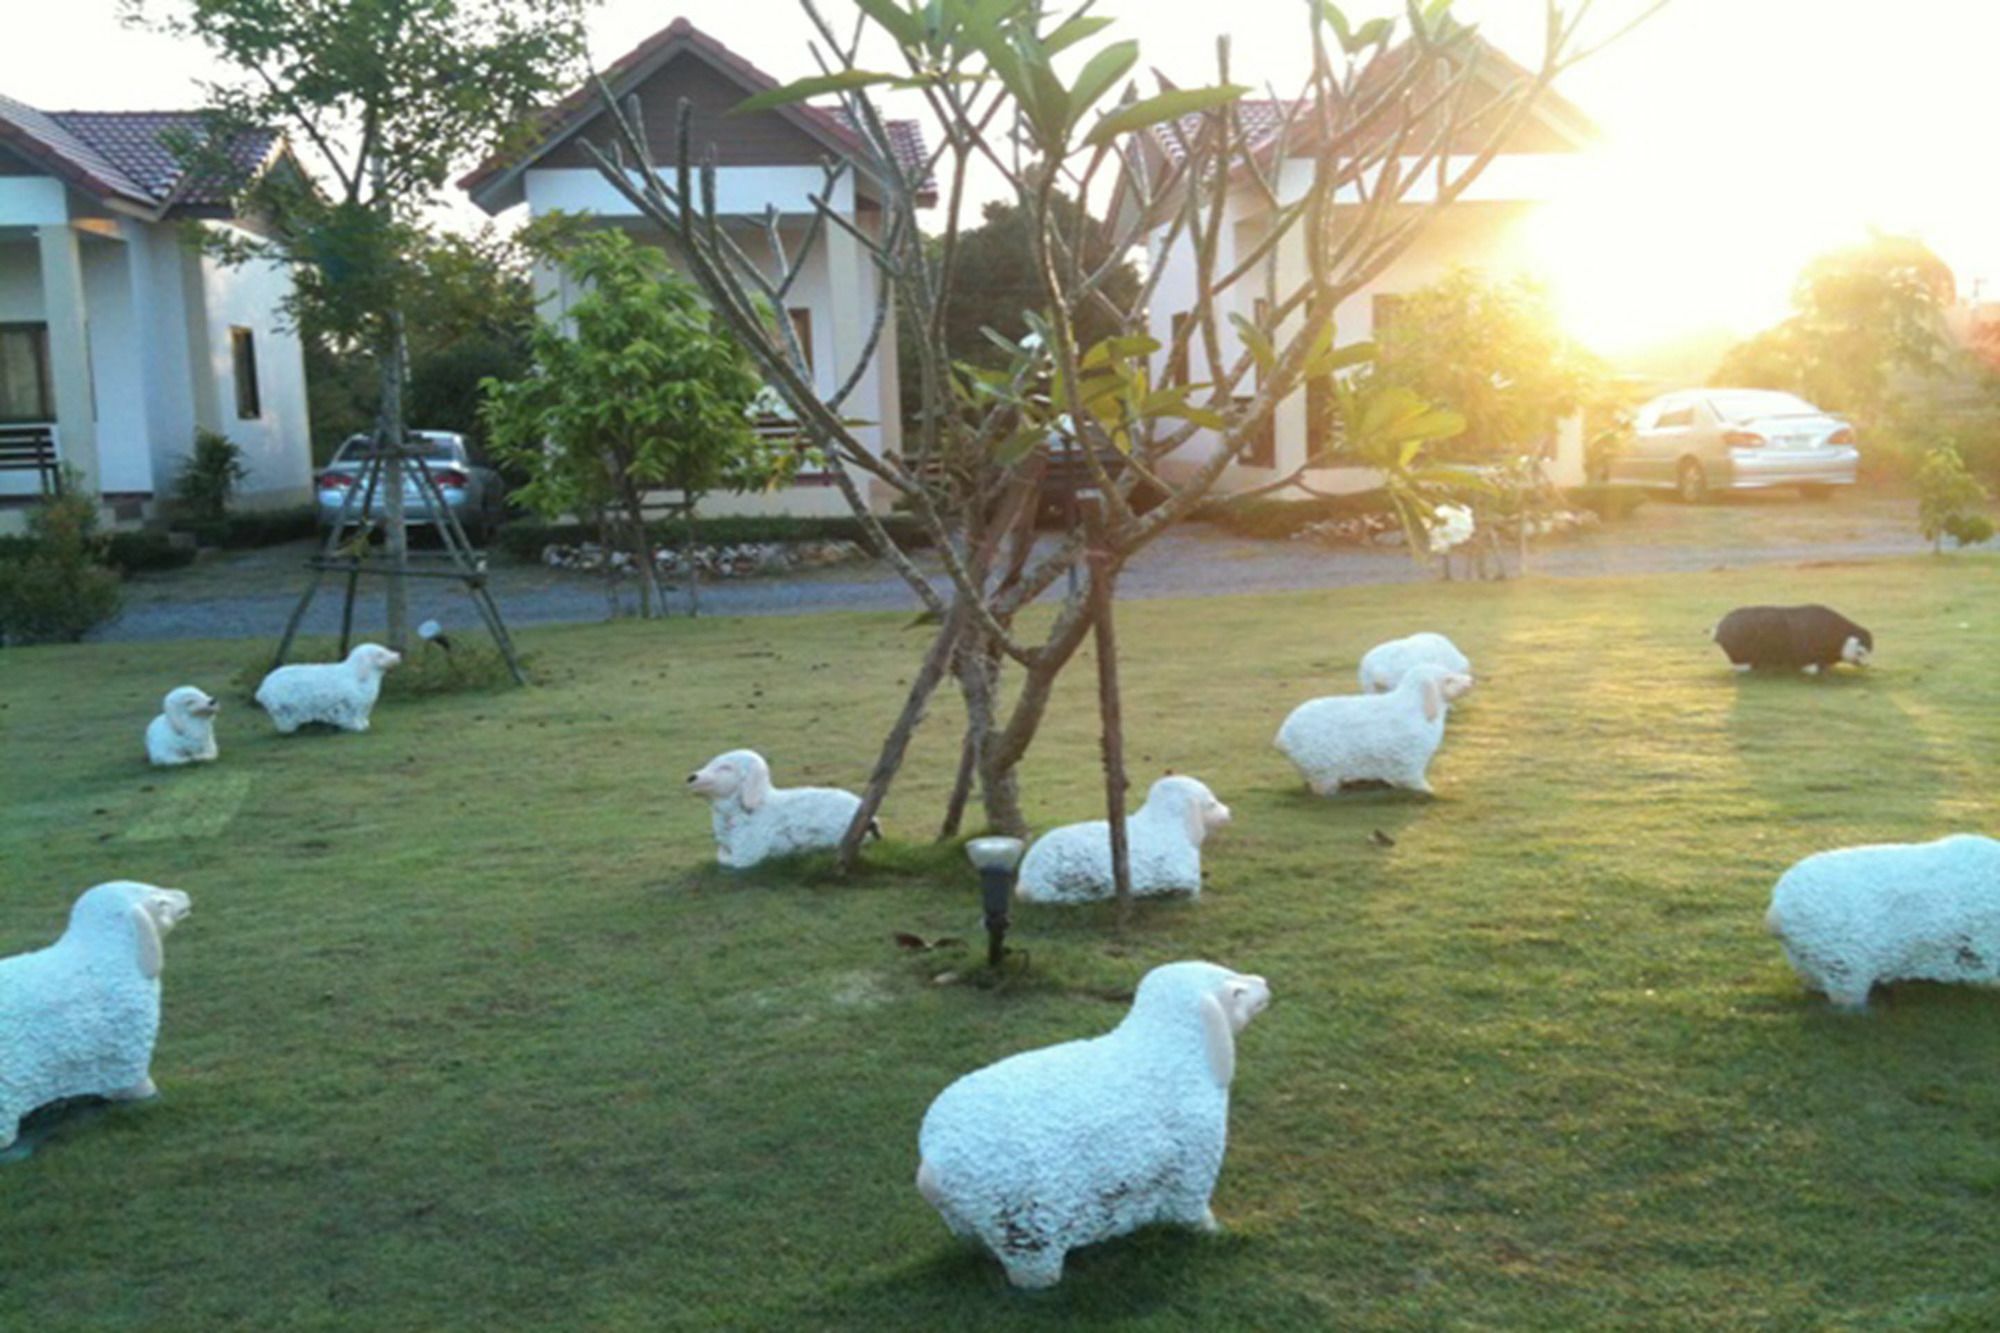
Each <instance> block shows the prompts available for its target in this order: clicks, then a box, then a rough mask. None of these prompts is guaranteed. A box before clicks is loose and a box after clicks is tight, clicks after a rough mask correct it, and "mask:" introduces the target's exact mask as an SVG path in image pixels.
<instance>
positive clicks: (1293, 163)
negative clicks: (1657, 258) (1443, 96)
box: [1148, 38, 1597, 498]
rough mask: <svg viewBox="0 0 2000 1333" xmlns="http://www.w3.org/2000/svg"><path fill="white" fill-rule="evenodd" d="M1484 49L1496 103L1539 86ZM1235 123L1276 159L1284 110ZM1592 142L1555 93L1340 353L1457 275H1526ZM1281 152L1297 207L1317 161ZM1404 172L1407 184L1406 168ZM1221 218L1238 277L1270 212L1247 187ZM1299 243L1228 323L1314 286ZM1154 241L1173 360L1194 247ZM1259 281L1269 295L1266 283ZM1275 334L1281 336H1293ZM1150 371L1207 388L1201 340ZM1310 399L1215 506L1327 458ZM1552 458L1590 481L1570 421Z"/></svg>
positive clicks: (1415, 187) (1273, 259)
mask: <svg viewBox="0 0 2000 1333" xmlns="http://www.w3.org/2000/svg"><path fill="white" fill-rule="evenodd" d="M1474 40H1476V41H1481V51H1480V60H1479V63H1478V65H1477V66H1476V67H1475V74H1474V77H1475V78H1477V79H1480V80H1482V81H1483V83H1484V84H1485V85H1486V86H1487V87H1489V88H1490V90H1491V92H1492V93H1493V95H1495V96H1497V95H1498V94H1499V93H1500V92H1501V91H1503V90H1504V89H1506V88H1507V87H1509V86H1511V84H1512V82H1513V80H1514V79H1515V78H1526V77H1529V76H1528V74H1527V72H1526V71H1525V70H1523V69H1522V68H1521V67H1520V66H1519V65H1517V64H1515V63H1514V62H1513V61H1511V60H1509V59H1508V58H1507V57H1506V56H1505V55H1503V54H1502V53H1501V52H1500V51H1499V50H1498V49H1497V48H1495V47H1493V46H1491V45H1490V44H1487V43H1484V42H1483V39H1477V38H1475V39H1474ZM1475 105H1477V104H1476V103H1475ZM1237 115H1238V116H1239V117H1240V118H1241V120H1240V123H1241V125H1242V127H1243V131H1244V133H1245V135H1246V136H1247V137H1248V138H1249V140H1250V142H1251V144H1252V146H1253V148H1254V147H1255V146H1258V145H1262V146H1263V147H1264V148H1265V149H1266V151H1267V152H1268V151H1270V150H1272V149H1274V148H1275V145H1276V140H1277V138H1278V134H1279V130H1280V127H1281V124H1282V121H1283V118H1284V108H1283V106H1282V104H1280V103H1276V102H1270V101H1256V100H1250V101H1244V102H1240V103H1238V104H1237ZM1466 120H1467V122H1470V123H1473V124H1474V125H1475V126H1476V122H1477V116H1476V114H1471V115H1468V116H1467V117H1466ZM1416 137H1418V136H1412V138H1413V139H1415V138H1416ZM1462 137H1463V138H1464V139H1465V142H1464V143H1462V144H1454V145H1451V148H1452V149H1453V156H1452V157H1451V159H1450V161H1451V165H1452V166H1453V168H1454V169H1455V168H1457V167H1458V166H1460V165H1462V164H1463V163H1465V162H1467V161H1469V160H1470V159H1469V157H1467V156H1466V154H1469V153H1471V152H1473V151H1476V147H1477V143H1478V142H1483V141H1482V140H1480V139H1479V136H1478V133H1477V131H1476V130H1475V131H1472V132H1465V133H1463V136H1462ZM1596 137H1597V130H1596V128H1595V127H1594V126H1593V125H1592V124H1591V122H1590V120H1589V119H1588V118H1587V117H1586V116H1585V115H1584V114H1583V113H1582V112H1581V111H1579V110H1578V109H1577V108H1576V107H1575V106H1574V105H1573V104H1572V103H1570V102H1569V101H1567V100H1566V99H1564V98H1563V97H1562V96H1560V95H1559V94H1557V93H1555V92H1553V91H1550V92H1545V93H1544V94H1543V95H1542V97H1541V98H1540V99H1539V100H1538V102H1537V103H1536V105H1535V107H1534V108H1533V110H1532V112H1531V113H1530V115H1529V116H1528V118H1527V119H1526V121H1525V122H1524V123H1523V124H1522V126H1521V127H1520V128H1519V129H1517V130H1516V131H1515V133H1514V134H1513V136H1512V137H1511V138H1510V139H1509V140H1508V142H1507V143H1506V144H1504V145H1503V148H1502V151H1501V152H1500V153H1499V154H1498V155H1497V156H1495V158H1494V159H1493V161H1492V162H1491V163H1490V164H1489V165H1488V166H1487V168H1486V170H1485V171H1484V172H1483V173H1481V174H1480V176H1479V177H1478V178H1477V179H1476V180H1475V181H1474V182H1473V183H1472V185H1471V187H1470V189H1468V190H1467V191H1466V192H1465V193H1464V194H1462V195H1460V196H1459V198H1458V199H1457V201H1455V202H1454V203H1453V204H1452V205H1451V206H1450V207H1448V208H1446V209H1444V210H1442V211H1441V212H1440V213H1438V214H1437V215H1436V216H1435V217H1434V218H1433V219H1432V220H1431V221H1430V222H1429V224H1428V225H1427V227H1426V229H1425V230H1424V231H1423V232H1422V233H1421V235H1420V236H1419V237H1418V238H1417V240H1416V242H1415V243H1414V244H1413V245H1412V246H1411V247H1410V248H1409V249H1408V250H1406V251H1405V252H1403V254H1402V255H1400V256H1399V257H1398V258H1397V259H1396V260H1395V261H1394V262H1392V263H1391V264H1390V265H1389V266H1388V267H1387V268H1385V269H1384V270H1383V271H1382V272H1381V273H1380V274H1378V275H1377V276H1376V277H1375V278H1374V279H1373V280H1372V281H1371V282H1369V283H1368V284H1367V286H1365V287H1363V288H1362V289H1361V290H1360V291H1359V292H1357V293H1355V294H1354V295H1353V296H1351V297H1349V298H1348V299H1347V300H1346V301H1344V302H1343V303H1342V304H1341V305H1340V307H1339V308H1338V309H1337V310H1336V311H1335V313H1334V328H1335V337H1336V339H1337V340H1338V341H1339V342H1340V343H1342V344H1346V343H1351V342H1360V341H1364V340H1367V339H1369V338H1370V337H1372V336H1373V335H1374V333H1375V331H1376V329H1377V328H1378V327H1379V326H1381V325H1382V324H1383V322H1384V321H1385V320H1387V319H1389V318H1392V317H1393V312H1394V310H1395V305H1396V300H1397V297H1398V296H1399V295H1401V294H1404V293H1408V292H1411V291H1414V290H1416V289H1418V288H1421V287H1425V286H1428V285H1430V284H1431V283H1434V282H1436V281H1438V280H1439V279H1441V278H1443V277H1445V276H1446V275H1447V274H1449V273H1450V272H1451V271H1452V270H1453V269H1454V268H1458V267H1468V268H1476V269H1481V270H1484V271H1486V272H1487V273H1489V274H1492V275H1494V276H1503V275H1506V274H1510V273H1516V272H1525V271H1528V270H1529V269H1530V268H1531V264H1530V262H1529V260H1528V257H1527V254H1526V251H1525V249H1524V247H1523V239H1524V236H1523V231H1524V229H1523V227H1522V223H1523V222H1525V221H1526V220H1527V218H1528V216H1529V215H1530V214H1531V213H1533V212H1534V211H1535V210H1536V209H1537V208H1539V207H1541V206H1542V205H1544V204H1545V203H1547V202H1548V201H1550V200H1552V199H1553V198H1555V197H1556V196H1557V195H1558V193H1559V192H1560V191H1561V190H1562V189H1563V188H1564V186H1565V184H1566V182H1567V181H1568V180H1569V179H1570V178H1571V176H1572V174H1573V172H1574V170H1575V167H1576V157H1575V155H1576V154H1577V153H1578V152H1579V151H1580V150H1582V149H1583V148H1585V147H1587V146H1589V145H1590V143H1591V142H1593V141H1594V140H1595V139H1596ZM1157 139H1158V142H1159V144H1160V148H1161V151H1162V153H1164V154H1167V155H1174V156H1177V155H1178V154H1179V152H1180V141H1179V139H1178V137H1177V136H1175V135H1174V134H1172V133H1171V132H1168V131H1163V132H1161V133H1160V134H1159V135H1158V136H1157ZM1285 151H1286V158H1285V160H1284V161H1283V162H1281V163H1276V164H1274V165H1275V166H1276V171H1275V173H1274V174H1275V177H1276V181H1277V191H1276V192H1277V195H1278V199H1279V201H1280V204H1281V205H1282V204H1286V203H1292V202H1295V201H1297V200H1298V199H1299V198H1301V197H1302V196H1303V195H1304V193H1305V191H1306V189H1307V188H1308V187H1309V184H1310V181H1311V179H1312V173H1313V159H1312V158H1311V157H1310V156H1309V154H1310V153H1311V152H1312V151H1313V146H1312V145H1311V143H1310V141H1309V140H1308V139H1307V138H1306V136H1304V135H1302V134H1300V133H1298V132H1297V131H1296V130H1294V131H1293V132H1292V133H1291V134H1290V135H1289V136H1288V139H1287V143H1286V145H1285ZM1405 166H1406V174H1407V168H1408V166H1409V162H1408V160H1407V159H1406V163H1405ZM1436 197H1437V195H1436V180H1435V177H1434V175H1426V176H1424V177H1422V178H1420V179H1418V180H1416V181H1415V182H1413V184H1412V186H1411V188H1410V189H1409V190H1408V192H1407V193H1406V194H1405V195H1404V196H1403V204H1402V208H1403V209H1404V210H1405V211H1406V212H1407V210H1408V209H1410V208H1413V207H1415V206H1419V205H1423V204H1428V203H1431V202H1434V201H1435V199H1436ZM1352 198H1353V196H1351V195H1348V196H1343V199H1346V200H1348V201H1349V202H1346V203H1345V204H1344V206H1343V203H1342V199H1337V200H1336V210H1335V219H1334V220H1335V222H1336V224H1338V222H1339V221H1340V214H1341V213H1342V212H1351V213H1353V214H1358V213H1359V212H1360V207H1359V205H1358V204H1357V203H1353V202H1351V201H1352ZM1224 208H1225V212H1224V215H1223V225H1222V228H1221V232H1220V235H1219V237H1218V255H1217V260H1216V262H1217V265H1218V269H1219V271H1223V272H1227V271H1229V270H1231V269H1233V268H1235V267H1236V265H1237V263H1238V256H1239V255H1242V256H1247V255H1249V254H1251V253H1252V252H1253V251H1254V250H1255V249H1256V247H1257V246H1258V244H1259V243H1260V242H1261V241H1262V240H1263V238H1264V237H1265V236H1266V235H1267V234H1268V228H1269V221H1268V219H1269V216H1270V210H1271V204H1270V202H1269V200H1268V199H1267V198H1266V197H1265V196H1264V195H1263V194H1262V193H1261V192H1260V191H1259V190H1258V189H1257V188H1256V187H1255V185H1254V183H1253V182H1251V181H1250V180H1249V179H1248V178H1247V177H1246V176H1243V175H1240V174H1239V176H1238V177H1237V179H1236V183H1235V184H1233V185H1232V187H1231V189H1230V193H1229V196H1228V198H1227V199H1226V201H1225V204H1224ZM1303 230H1304V229H1303V228H1294V229H1293V230H1292V231H1291V232H1290V233H1289V234H1288V235H1287V236H1286V237H1285V238H1284V239H1283V240H1282V241H1280V243H1279V244H1278V245H1277V246H1275V247H1273V250H1272V253H1271V254H1270V255H1268V256H1267V257H1266V259H1265V261H1264V263H1263V266H1262V268H1261V269H1260V270H1259V271H1258V273H1255V274H1253V275H1252V276H1251V278H1250V279H1249V280H1246V281H1241V282H1238V283H1237V284H1236V285H1235V286H1234V287H1233V288H1231V289H1230V291H1229V292H1228V293H1226V294H1225V295H1224V296H1223V297H1222V298H1220V299H1221V301H1222V302H1223V303H1224V304H1225V306H1226V309H1225V310H1223V311H1221V312H1219V313H1222V314H1228V313H1235V314H1239V315H1241V316H1242V317H1243V318H1244V319H1245V320H1247V321H1249V322H1251V323H1252V324H1261V323H1262V322H1263V320H1264V308H1263V307H1262V304H1261V301H1260V297H1261V296H1262V294H1263V293H1264V292H1266V291H1277V292H1289V291H1291V290H1292V289H1293V288H1295V287H1296V285H1297V284H1298V283H1299V281H1300V280H1301V279H1302V276H1303V275H1304V274H1305V273H1306V272H1307V265H1306V256H1305V249H1304V246H1305V240H1304V236H1303V234H1302V233H1303ZM1154 235H1155V240H1154V241H1153V242H1152V244H1151V246H1150V252H1149V254H1148V262H1149V263H1151V264H1153V265H1157V266H1161V267H1162V268H1163V270H1164V271H1163V272H1162V273H1161V275H1160V281H1159V285H1158V287H1157V289H1156V291H1155V295H1154V298H1153V302H1152V305H1151V312H1150V327H1149V332H1150V333H1151V335H1152V336H1153V337H1154V338H1156V339H1158V340H1159V342H1160V343H1161V344H1162V346H1163V348H1164V347H1168V346H1169V345H1170V344H1171V342H1172V340H1173V334H1174V330H1175V328H1176V322H1175V321H1176V320H1177V319H1178V318H1185V312H1186V311H1188V310H1189V309H1190V308H1191V307H1192V306H1193V305H1194V304H1195V290H1196V287H1195V263H1194V246H1193V242H1192V241H1190V240H1188V239H1187V238H1185V237H1182V238H1180V239H1179V240H1176V241H1175V242H1174V243H1173V244H1172V245H1171V246H1169V245H1167V244H1166V240H1167V233H1166V231H1165V230H1164V229H1162V230H1159V231H1156V232H1155V233H1154ZM1260 276H1261V277H1262V278H1264V279H1267V281H1259V280H1258V278H1259V277H1260ZM1293 318H1294V319H1296V316H1294V317H1293ZM1278 332H1279V333H1280V335H1282V334H1283V333H1284V332H1285V329H1283V328H1280V329H1279V330H1278ZM1242 350H1243V346H1242V340H1241V339H1240V338H1239V337H1238V336H1237V334H1236V331H1235V329H1234V328H1233V327H1229V326H1227V325H1226V324H1225V325H1224V327H1223V329H1222V331H1221V347H1220V351H1221V354H1222V357H1223V359H1224V363H1225V364H1228V363H1230V362H1233V361H1234V360H1235V359H1236V358H1237V357H1239V356H1241V354H1242ZM1154 370H1155V374H1156V376H1160V377H1177V378H1181V379H1183V380H1185V379H1188V378H1192V379H1193V380H1194V381H1196V382H1200V381H1204V380H1207V379H1209V378H1210V377H1211V372H1210V370H1209V368H1208V363H1207V361H1206V359H1205V354H1204V352H1203V350H1202V348H1201V345H1200V342H1199V339H1197V340H1196V341H1195V342H1193V343H1192V344H1191V345H1190V347H1189V350H1188V364H1186V365H1171V364H1169V353H1168V352H1167V351H1164V350H1163V351H1162V352H1161V353H1160V354H1159V358H1158V362H1157V364H1156V366H1155V368H1154ZM1248 387H1249V386H1246V390H1245V391H1248ZM1307 397H1308V394H1307V393H1306V392H1300V393H1297V394H1294V395H1292V396H1291V397H1290V398H1288V399H1286V400H1285V401H1284V402H1282V403H1280V404H1279V406H1278V409H1277V411H1276V413H1275V414H1274V415H1273V418H1272V421H1271V427H1270V429H1269V430H1268V431H1266V432H1261V433H1260V435H1259V437H1258V438H1257V439H1256V440H1255V441H1254V443H1253V444H1252V445H1251V446H1249V447H1248V448H1247V449H1246V450H1245V451H1244V453H1243V454H1241V455H1240V456H1239V458H1238V461H1237V462H1236V463H1233V464H1231V465H1230V466H1229V468H1228V469H1227V470H1225V472H1224V473H1223V475H1222V477H1221V478H1220V479H1219V482H1218V485H1217V490H1218V491H1219V492H1221V493H1225V494H1226V493H1231V492H1235V491H1241V490H1249V489H1253V488H1256V487H1259V486H1265V485H1269V484H1270V483H1272V482H1274V481H1276V480H1277V479H1278V478H1280V477H1283V476H1286V475H1288V474H1289V473H1291V472H1293V471H1295V470H1297V469H1298V468H1299V467H1300V466H1301V465H1302V464H1304V463H1305V461H1306V460H1307V459H1308V458H1309V457H1312V456H1313V454H1314V453H1316V452H1318V449H1317V448H1316V447H1314V445H1315V443H1316V442H1312V441H1309V440H1308V428H1307V422H1308V417H1309V413H1308V411H1307ZM1530 443H1535V442H1528V441H1523V444H1524V445H1525V444H1530ZM1555 445H1556V449H1555V455H1554V457H1553V458H1552V459H1551V460H1550V463H1549V473H1550V476H1551V479H1552V480H1554V481H1555V482H1557V483H1558V484H1562V485H1571V484H1575V483H1578V482H1581V481H1583V480H1584V460H1583V432H1582V424H1581V421H1580V420H1579V419H1576V418H1572V419H1571V420H1570V421H1568V422H1566V423H1565V424H1564V425H1563V427H1562V428H1561V429H1560V430H1559V431H1558V438H1557V440H1556V441H1555ZM1218 447H1219V442H1218V441H1217V440H1216V438H1215V437H1214V436H1213V435H1210V434H1208V433H1206V432H1204V433H1203V434H1201V435H1198V436H1196V437H1195V438H1194V439H1192V440H1190V441H1189V442H1188V444H1187V445H1185V446H1184V447H1182V448H1181V449H1179V450H1176V451H1175V453H1174V455H1173V456H1172V457H1171V458H1169V459H1166V460H1164V462H1163V464H1162V468H1161V470H1162V472H1163V473H1165V474H1166V475H1167V476H1168V477H1170V478H1175V479H1178V478H1180V477H1184V476H1186V475H1188V474H1189V473H1191V472H1193V471H1194V470H1195V469H1196V468H1198V467H1199V466H1200V465H1201V464H1202V463H1203V462H1204V461H1206V460H1207V459H1209V458H1212V457H1213V456H1214V453H1215V450H1216V449H1217V448H1218ZM1305 480H1306V481H1307V483H1308V484H1309V485H1310V486H1311V487H1312V488H1313V489H1314V490H1317V491H1322V492H1335V493H1341V492H1353V491H1360V490H1366V489H1369V488H1371V487H1373V486H1374V485H1376V484H1377V478H1376V475H1375V474H1374V473H1373V472H1372V471H1370V470H1368V469H1364V468H1316V469H1312V470H1310V471H1309V472H1307V473H1306V474H1305ZM1300 494H1301V493H1300V492H1298V491H1296V490H1291V491H1282V492H1278V493H1277V495H1278V496H1279V497H1280V498H1297V497H1298V496H1299V495H1300Z"/></svg>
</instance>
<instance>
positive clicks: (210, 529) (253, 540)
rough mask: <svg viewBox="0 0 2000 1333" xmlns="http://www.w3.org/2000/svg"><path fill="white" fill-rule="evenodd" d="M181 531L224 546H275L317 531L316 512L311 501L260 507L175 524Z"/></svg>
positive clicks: (233, 548)
mask: <svg viewBox="0 0 2000 1333" xmlns="http://www.w3.org/2000/svg"><path fill="white" fill-rule="evenodd" d="M174 527H175V529H176V530H178V531H180V532H187V533H192V534H193V535H194V539H195V540H196V541H198V542H200V543H201V544H202V545H203V546H220V547H223V548H225V549H227V550H232V551H238V550H247V549H249V548H252V547H258V546H278V545H282V544H283V543H285V542H295V541H298V540H299V539H300V538H301V537H311V536H314V535H316V534H317V533H318V532H319V515H318V513H317V511H315V510H314V509H313V508H312V506H310V505H302V506H300V507H299V508H296V509H261V510H252V511H250V512H248V513H241V514H230V515H229V516H228V517H226V518H221V519H203V520H198V521H191V522H180V523H176V524H174Z"/></svg>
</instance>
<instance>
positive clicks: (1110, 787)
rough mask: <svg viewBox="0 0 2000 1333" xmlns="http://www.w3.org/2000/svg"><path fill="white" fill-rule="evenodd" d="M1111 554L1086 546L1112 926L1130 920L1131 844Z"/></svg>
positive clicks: (1113, 574) (1120, 925)
mask: <svg viewBox="0 0 2000 1333" xmlns="http://www.w3.org/2000/svg"><path fill="white" fill-rule="evenodd" d="M1116 577H1117V575H1116V574H1115V573H1114V572H1113V566H1112V563H1111V553H1110V552H1109V551H1107V550H1105V549H1104V548H1103V547H1102V546H1099V545H1096V544H1093V545H1092V547H1091V550H1090V602H1091V606H1090V618H1091V621H1092V623H1093V624H1095V626H1096V627H1097V716H1098V721H1099V722H1100V723H1101V724H1102V727H1103V730H1102V731H1101V732H1100V734H1099V745H1100V747H1101V749H1102V752H1103V757H1104V817H1105V819H1106V820H1108V821H1109V823H1110V827H1111V889H1112V893H1113V896H1114V897H1116V899H1117V900H1118V929H1119V930H1121V931H1123V930H1124V929H1125V927H1126V925H1127V923H1128V922H1130V921H1131V919H1132V849H1131V847H1130V846H1129V845H1128V843H1127V840H1126V829H1125V787H1126V782H1125V717H1124V709H1123V707H1122V705H1121V702H1120V700H1119V695H1118V636H1117V633H1116V631H1115V629H1114V628H1113V626H1112V619H1111V597H1112V587H1111V584H1112V580H1113V579H1114V578H1116Z"/></svg>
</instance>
